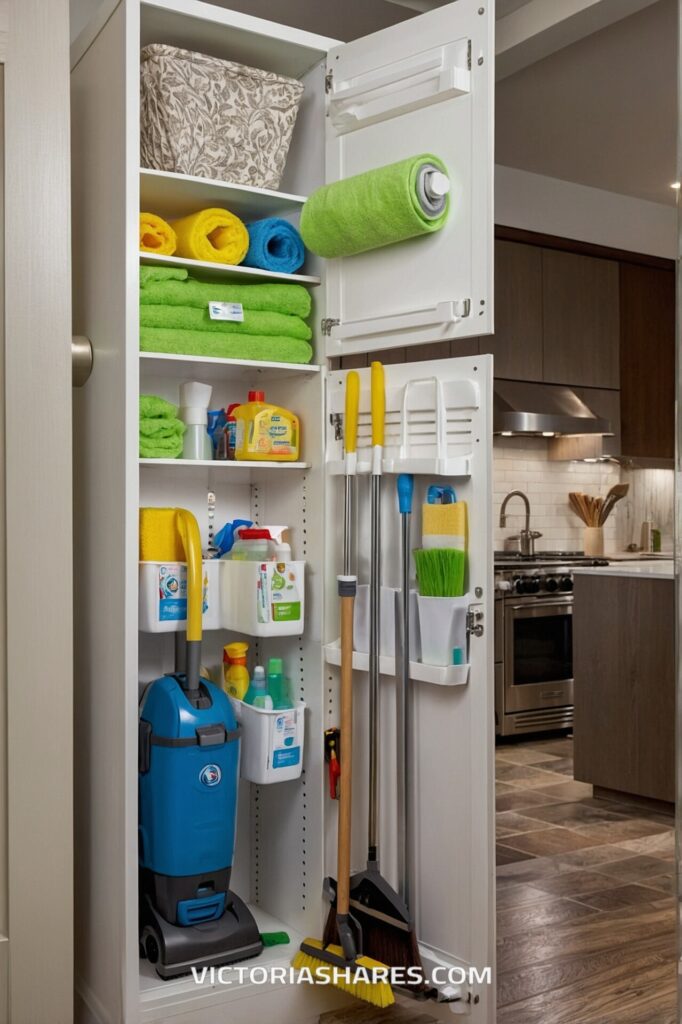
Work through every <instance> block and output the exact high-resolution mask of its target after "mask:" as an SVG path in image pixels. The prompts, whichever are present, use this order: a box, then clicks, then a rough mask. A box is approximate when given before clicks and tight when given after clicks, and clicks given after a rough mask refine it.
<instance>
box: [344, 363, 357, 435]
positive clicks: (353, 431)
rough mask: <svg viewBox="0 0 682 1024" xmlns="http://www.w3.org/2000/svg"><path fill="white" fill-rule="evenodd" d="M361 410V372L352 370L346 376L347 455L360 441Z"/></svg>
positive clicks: (345, 431)
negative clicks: (359, 417)
mask: <svg viewBox="0 0 682 1024" xmlns="http://www.w3.org/2000/svg"><path fill="white" fill-rule="evenodd" d="M359 411H360V374H359V373H358V372H357V370H351V371H350V373H349V374H348V376H347V377H346V416H345V420H346V422H345V430H344V435H345V437H344V446H345V449H346V455H352V454H353V452H355V451H356V449H357V443H358V414H359Z"/></svg>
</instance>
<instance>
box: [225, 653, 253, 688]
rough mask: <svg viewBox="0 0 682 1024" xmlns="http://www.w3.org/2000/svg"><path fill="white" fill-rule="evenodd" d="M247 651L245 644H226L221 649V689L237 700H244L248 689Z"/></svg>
mask: <svg viewBox="0 0 682 1024" xmlns="http://www.w3.org/2000/svg"><path fill="white" fill-rule="evenodd" d="M248 650H249V645H248V644H245V643H233V644H226V645H225V647H224V648H223V684H224V685H223V689H224V690H225V691H226V693H227V694H229V696H230V697H236V698H237V700H244V697H245V696H246V691H247V690H248V688H249V682H250V680H249V670H248V668H247V667H246V655H247V652H248Z"/></svg>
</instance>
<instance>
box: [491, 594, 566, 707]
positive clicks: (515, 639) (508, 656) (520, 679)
mask: <svg viewBox="0 0 682 1024" xmlns="http://www.w3.org/2000/svg"><path fill="white" fill-rule="evenodd" d="M572 704H573V596H572V595H568V594H567V595H562V596H561V597H556V598H540V597H537V598H532V597H523V598H518V599H517V598H512V599H509V598H507V599H506V600H505V602H504V710H505V713H506V714H509V713H513V712H517V711H526V712H527V711H535V710H538V709H542V708H557V707H562V706H567V705H572Z"/></svg>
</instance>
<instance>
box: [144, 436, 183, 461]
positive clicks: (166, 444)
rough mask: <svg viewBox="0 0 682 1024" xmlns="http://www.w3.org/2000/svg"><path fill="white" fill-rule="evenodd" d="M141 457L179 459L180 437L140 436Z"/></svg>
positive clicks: (180, 451)
mask: <svg viewBox="0 0 682 1024" xmlns="http://www.w3.org/2000/svg"><path fill="white" fill-rule="evenodd" d="M139 451H140V458H141V459H179V458H180V456H181V455H182V437H179V436H176V437H160V438H146V437H140V449H139Z"/></svg>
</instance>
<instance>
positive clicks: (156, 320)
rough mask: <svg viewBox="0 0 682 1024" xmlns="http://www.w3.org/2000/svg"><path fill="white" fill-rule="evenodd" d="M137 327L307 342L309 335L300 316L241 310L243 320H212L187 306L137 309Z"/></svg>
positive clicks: (311, 334) (143, 307)
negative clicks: (255, 335) (246, 335)
mask: <svg viewBox="0 0 682 1024" xmlns="http://www.w3.org/2000/svg"><path fill="white" fill-rule="evenodd" d="M140 326H141V327H169V328H173V329H175V328H177V329H179V330H183V331H211V332H212V333H214V334H261V335H278V336H279V337H281V338H301V339H302V340H303V341H310V339H311V338H312V336H313V332H312V331H311V330H310V328H309V327H308V325H307V323H306V322H305V320H301V318H300V316H287V315H286V314H284V313H272V312H259V311H256V310H250V309H245V310H244V320H243V321H236V320H212V319H211V317H210V316H209V314H208V309H196V308H193V307H191V306H140Z"/></svg>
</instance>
